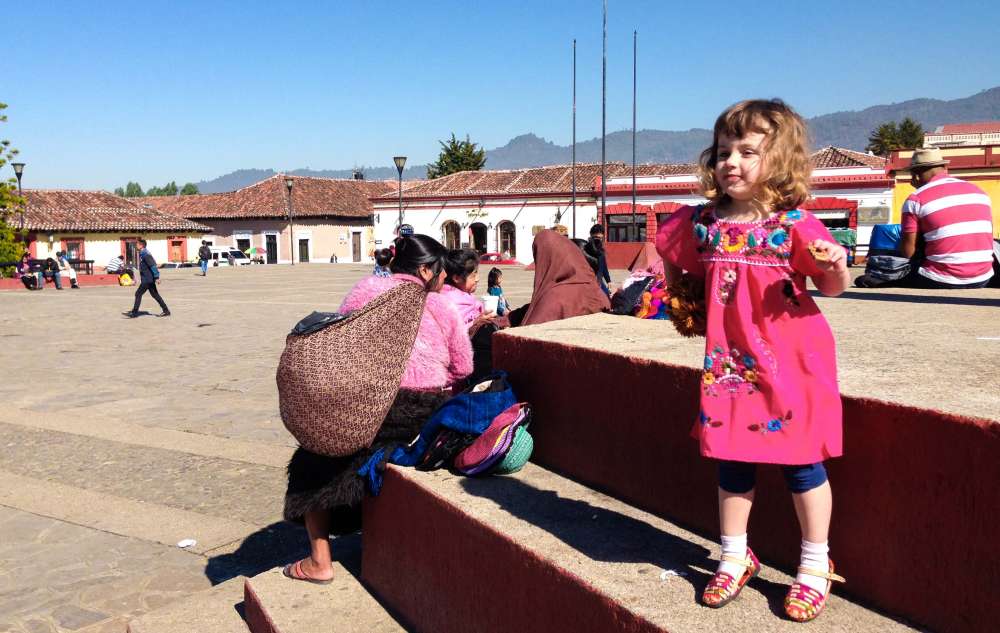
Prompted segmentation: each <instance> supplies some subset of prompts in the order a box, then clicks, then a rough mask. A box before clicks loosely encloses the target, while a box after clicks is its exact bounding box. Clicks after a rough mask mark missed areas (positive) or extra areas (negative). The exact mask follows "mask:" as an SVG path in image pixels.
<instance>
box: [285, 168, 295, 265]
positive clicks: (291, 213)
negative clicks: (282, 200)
mask: <svg viewBox="0 0 1000 633" xmlns="http://www.w3.org/2000/svg"><path fill="white" fill-rule="evenodd" d="M294 184H295V181H294V180H292V177H291V176H286V177H285V188H286V189H288V246H289V248H290V249H291V250H290V251H289V256H290V257H291V260H292V266H294V265H295V210H294V208H293V207H292V186H293V185H294Z"/></svg>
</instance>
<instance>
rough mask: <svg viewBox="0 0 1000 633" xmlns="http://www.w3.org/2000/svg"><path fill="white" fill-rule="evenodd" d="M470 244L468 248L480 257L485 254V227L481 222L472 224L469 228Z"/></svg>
mask: <svg viewBox="0 0 1000 633" xmlns="http://www.w3.org/2000/svg"><path fill="white" fill-rule="evenodd" d="M469 233H470V237H471V240H470V244H469V247H470V248H472V250H474V251H476V252H477V253H479V254H480V255H482V254H483V253H485V252H486V225H485V224H483V223H482V222H474V223H473V224H472V225H471V226H469Z"/></svg>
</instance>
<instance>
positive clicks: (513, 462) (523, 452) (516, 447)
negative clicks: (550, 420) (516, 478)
mask: <svg viewBox="0 0 1000 633" xmlns="http://www.w3.org/2000/svg"><path fill="white" fill-rule="evenodd" d="M534 448H535V440H534V438H532V437H531V433H528V429H526V428H524V427H523V426H520V427H518V428H517V430H516V431H514V441H513V442H511V445H510V450H509V451H508V452H507V456H506V457H504V458H503V461H502V462H500V465H499V466H497V467H496V470H494V471H493V472H494V473H495V474H497V475H510V474H512V473H516V472H517V471H519V470H521V469H522V468H523V467H524V465H525V464H527V463H528V460H529V459H531V451H532V450H534Z"/></svg>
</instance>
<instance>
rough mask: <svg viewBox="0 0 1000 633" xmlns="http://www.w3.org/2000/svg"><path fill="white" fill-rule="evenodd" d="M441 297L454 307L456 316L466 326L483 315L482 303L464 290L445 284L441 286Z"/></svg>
mask: <svg viewBox="0 0 1000 633" xmlns="http://www.w3.org/2000/svg"><path fill="white" fill-rule="evenodd" d="M441 296H442V297H444V298H445V299H447V300H448V301H449V302H450V303H451V304H452V305H454V306H455V310H457V311H458V316H460V317H462V322H463V323H465V324H466V325H469V324H470V323H472V322H473V321H475V320H476V319H478V318H479V317H481V316H482V315H483V302H482V301H480V300H479V299H476V297H475V296H474V295H471V294H469V293H468V292H466V291H464V290H459V289H458V288H456V287H455V286H449V285H448V284H445V285H443V286H441Z"/></svg>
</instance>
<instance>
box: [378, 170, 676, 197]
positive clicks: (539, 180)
mask: <svg viewBox="0 0 1000 633" xmlns="http://www.w3.org/2000/svg"><path fill="white" fill-rule="evenodd" d="M694 171H695V167H694V165H666V164H662V165H661V164H648V165H636V175H637V176H675V175H685V174H693V173H694ZM606 173H607V176H608V178H614V177H621V176H628V175H631V173H632V167H631V166H630V165H626V164H625V163H620V162H614V163H608V164H607V166H606ZM600 175H601V165H600V164H599V163H578V164H577V166H576V187H577V191H591V190H593V187H594V182H596V181H597V179H598V177H599V176H600ZM572 182H573V167H572V165H552V166H548V167H531V168H527V169H505V170H487V171H463V172H458V173H455V174H449V175H447V176H442V177H441V178H435V179H434V180H427V181H424V182H418V183H415V184H414V185H413V186H411V187H410V188H409V189H404V191H403V197H404V198H423V197H438V196H456V197H457V196H479V195H498V194H509V195H517V194H539V193H566V192H569V191H570V190H571V189H572ZM392 197H393V196H392V195H384V196H381V198H379V200H380V201H388V200H391V199H392Z"/></svg>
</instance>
